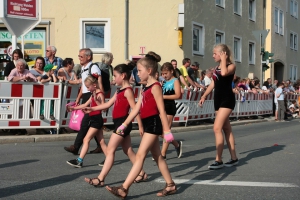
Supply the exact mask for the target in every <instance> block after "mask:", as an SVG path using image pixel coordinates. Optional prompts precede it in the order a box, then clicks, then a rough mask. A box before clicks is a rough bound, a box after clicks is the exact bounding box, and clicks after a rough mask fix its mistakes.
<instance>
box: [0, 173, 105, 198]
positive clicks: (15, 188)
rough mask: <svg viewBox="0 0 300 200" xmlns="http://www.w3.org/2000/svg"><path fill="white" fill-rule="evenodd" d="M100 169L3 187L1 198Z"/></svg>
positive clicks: (51, 184)
mask: <svg viewBox="0 0 300 200" xmlns="http://www.w3.org/2000/svg"><path fill="white" fill-rule="evenodd" d="M98 172H99V170H91V171H83V172H79V173H74V174H70V175H63V176H58V177H55V178H50V179H46V180H42V181H37V182H33V183H25V184H22V185H14V186H11V187H6V188H1V189H0V198H4V197H9V196H12V195H16V194H22V193H25V192H30V191H34V190H39V189H42V188H47V187H52V186H55V185H60V184H64V183H66V182H70V181H73V180H75V179H77V178H78V177H80V176H82V175H89V174H94V173H98Z"/></svg>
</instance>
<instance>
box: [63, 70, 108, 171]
mask: <svg viewBox="0 0 300 200" xmlns="http://www.w3.org/2000/svg"><path fill="white" fill-rule="evenodd" d="M84 84H85V86H86V87H87V89H88V90H89V91H90V92H91V93H92V96H91V97H90V99H89V100H88V101H87V102H86V103H85V104H82V105H79V106H75V107H68V111H73V110H81V109H83V108H85V107H87V106H90V107H95V106H97V105H100V104H102V103H104V94H103V92H102V91H101V90H100V88H99V85H98V75H97V74H93V75H89V76H88V77H87V78H86V79H85V81H84ZM89 115H90V122H89V127H90V128H89V130H88V132H87V134H86V136H85V137H84V139H83V146H82V148H81V151H80V155H79V157H78V158H77V159H74V160H69V161H67V163H68V164H69V165H71V166H73V167H78V168H81V167H82V164H83V158H84V157H85V155H86V153H87V151H88V149H89V145H90V141H91V139H93V137H95V136H96V138H97V140H98V141H99V143H100V145H101V148H102V149H104V148H106V144H105V141H104V138H103V132H102V131H100V130H101V128H102V126H103V118H102V114H101V110H97V111H93V112H90V113H89Z"/></svg>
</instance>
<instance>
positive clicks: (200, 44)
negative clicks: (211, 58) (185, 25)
mask: <svg viewBox="0 0 300 200" xmlns="http://www.w3.org/2000/svg"><path fill="white" fill-rule="evenodd" d="M192 37H193V54H197V55H204V26H203V25H202V24H198V23H195V22H193V36H192Z"/></svg>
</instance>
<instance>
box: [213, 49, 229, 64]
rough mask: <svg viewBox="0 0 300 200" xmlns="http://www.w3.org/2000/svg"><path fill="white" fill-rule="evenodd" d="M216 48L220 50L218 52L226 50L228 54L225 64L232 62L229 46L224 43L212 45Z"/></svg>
mask: <svg viewBox="0 0 300 200" xmlns="http://www.w3.org/2000/svg"><path fill="white" fill-rule="evenodd" d="M216 48H218V49H219V50H220V52H222V51H224V52H226V55H227V56H228V57H227V60H226V62H227V64H229V63H230V64H234V60H233V57H232V54H231V50H230V48H229V47H228V46H227V45H226V44H216V45H215V46H214V49H216Z"/></svg>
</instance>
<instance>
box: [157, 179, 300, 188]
mask: <svg viewBox="0 0 300 200" xmlns="http://www.w3.org/2000/svg"><path fill="white" fill-rule="evenodd" d="M173 181H174V182H175V183H176V184H188V185H225V186H242V187H283V188H298V187H299V186H298V185H296V184H293V183H272V182H248V181H219V180H193V179H173ZM155 182H158V183H166V182H165V180H164V179H156V180H155Z"/></svg>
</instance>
